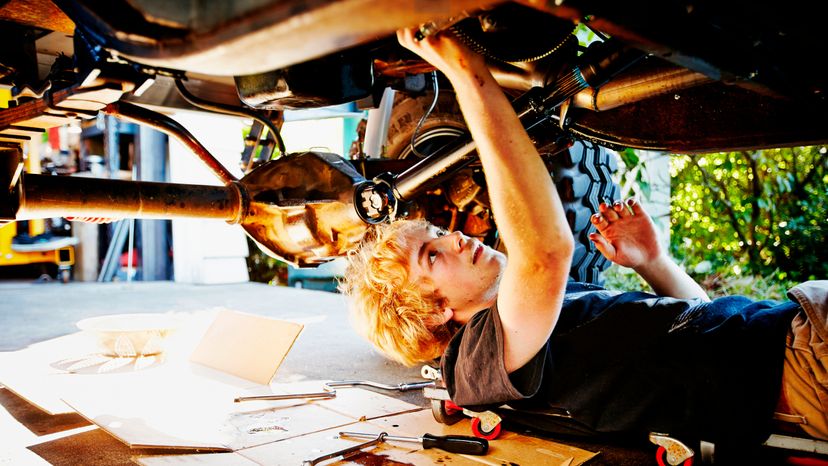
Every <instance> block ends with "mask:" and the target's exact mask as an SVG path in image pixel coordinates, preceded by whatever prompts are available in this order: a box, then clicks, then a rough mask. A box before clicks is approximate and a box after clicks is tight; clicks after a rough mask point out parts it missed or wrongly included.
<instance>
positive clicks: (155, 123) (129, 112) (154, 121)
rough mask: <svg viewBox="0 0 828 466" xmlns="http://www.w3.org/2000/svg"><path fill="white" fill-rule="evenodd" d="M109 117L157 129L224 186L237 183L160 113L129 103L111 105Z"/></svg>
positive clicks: (176, 123) (221, 166)
mask: <svg viewBox="0 0 828 466" xmlns="http://www.w3.org/2000/svg"><path fill="white" fill-rule="evenodd" d="M102 111H103V112H104V113H105V114H107V115H114V116H117V117H119V118H122V119H124V120H127V121H131V122H134V123H140V124H144V125H147V126H150V127H152V128H155V129H157V130H159V131H161V132H163V133H165V134H167V135H168V136H172V137H174V138H176V139H178V140H179V141H180V142H181V143H182V144H184V145H185V146H187V147H188V148H189V149H190V150H191V151H193V153H194V154H195V155H196V156H197V157H198V158H199V159H201V161H202V162H204V164H205V165H207V168H209V169H210V171H212V172H213V174H215V175H216V176H217V177H218V178H219V179H220V180H221V181H222V182H224V184H228V183H232V182H233V181H236V177H235V176H234V175H233V174H232V173H230V171H229V170H227V168H225V167H224V165H222V164H221V162H219V161H218V160H216V158H215V157H213V154H211V153H210V151H208V150H207V148H206V147H204V146H203V145H202V144H201V143H200V142H198V140H197V139H196V138H195V136H193V135H192V133H190V132H189V131H187V129H186V128H185V127H184V126H182V125H181V124H180V123H179V122H177V121H175V120H173V119H172V118H170V117H168V116H166V115H162V114H160V113H158V112H154V111H152V110H148V109H146V108H144V107H141V106H138V105H134V104H130V103H128V102H116V103H114V104H109V105H107V106H106V107H104V109H103V110H102Z"/></svg>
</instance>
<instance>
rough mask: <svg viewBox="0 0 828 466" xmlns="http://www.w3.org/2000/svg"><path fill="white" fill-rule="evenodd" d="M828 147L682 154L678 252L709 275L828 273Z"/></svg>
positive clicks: (675, 224) (677, 162) (675, 167)
mask: <svg viewBox="0 0 828 466" xmlns="http://www.w3.org/2000/svg"><path fill="white" fill-rule="evenodd" d="M825 154H826V148H825V147H819V146H813V147H796V148H783V149H773V150H763V151H742V152H726V153H717V154H706V155H683V156H675V157H674V159H673V160H672V163H671V172H672V173H671V174H672V177H673V184H672V191H673V195H672V212H671V223H672V227H671V233H672V234H671V241H670V252H671V254H672V255H673V256H674V257H678V258H682V259H683V260H684V262H686V263H688V264H691V265H693V269H692V270H691V272H695V274H696V275H699V276H706V275H709V274H711V273H712V274H716V273H718V274H719V275H720V276H734V277H739V276H742V275H746V274H747V275H758V276H762V277H772V278H773V279H775V280H777V281H781V282H783V283H789V282H791V281H803V280H808V279H814V278H826V277H828V248H826V244H828V199H826V198H828V189H827V188H828V170H827V169H826V168H828V158H826V157H825Z"/></svg>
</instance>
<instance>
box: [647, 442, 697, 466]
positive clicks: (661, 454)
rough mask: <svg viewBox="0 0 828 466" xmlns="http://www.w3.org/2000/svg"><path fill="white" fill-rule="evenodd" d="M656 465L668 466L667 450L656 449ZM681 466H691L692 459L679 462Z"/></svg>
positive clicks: (662, 448)
mask: <svg viewBox="0 0 828 466" xmlns="http://www.w3.org/2000/svg"><path fill="white" fill-rule="evenodd" d="M656 463H658V466H670V463H669V462H668V461H667V449H666V448H664V447H661V446H660V447H658V450H656ZM681 465H682V466H693V458H687V459H686V460H684V461H682V462H681Z"/></svg>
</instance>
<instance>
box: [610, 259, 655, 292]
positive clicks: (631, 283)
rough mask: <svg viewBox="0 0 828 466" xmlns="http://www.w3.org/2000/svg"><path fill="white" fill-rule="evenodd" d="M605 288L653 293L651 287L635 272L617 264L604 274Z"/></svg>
mask: <svg viewBox="0 0 828 466" xmlns="http://www.w3.org/2000/svg"><path fill="white" fill-rule="evenodd" d="M603 286H604V288H606V289H608V290H622V291H646V292H647V293H652V292H653V289H652V288H650V285H648V284H647V282H645V281H644V279H643V278H641V275H638V274H637V273H636V272H635V270H633V269H630V268H627V267H621V266H620V265H616V264H613V265H612V266H610V268H608V269H607V270H606V271H605V272H604V285H603Z"/></svg>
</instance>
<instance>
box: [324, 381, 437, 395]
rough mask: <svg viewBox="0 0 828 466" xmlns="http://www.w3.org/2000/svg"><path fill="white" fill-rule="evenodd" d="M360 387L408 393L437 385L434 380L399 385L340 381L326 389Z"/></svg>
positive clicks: (327, 385)
mask: <svg viewBox="0 0 828 466" xmlns="http://www.w3.org/2000/svg"><path fill="white" fill-rule="evenodd" d="M360 385H363V386H366V387H374V388H379V389H381V390H397V391H401V392H406V391H409V390H418V389H420V388H425V387H434V386H435V385H436V384H435V382H434V381H433V380H430V381H428V382H413V383H400V384H397V385H389V384H384V383H378V382H371V381H370V380H340V381H336V382H328V383H326V384H325V386H326V387H356V386H360Z"/></svg>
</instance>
